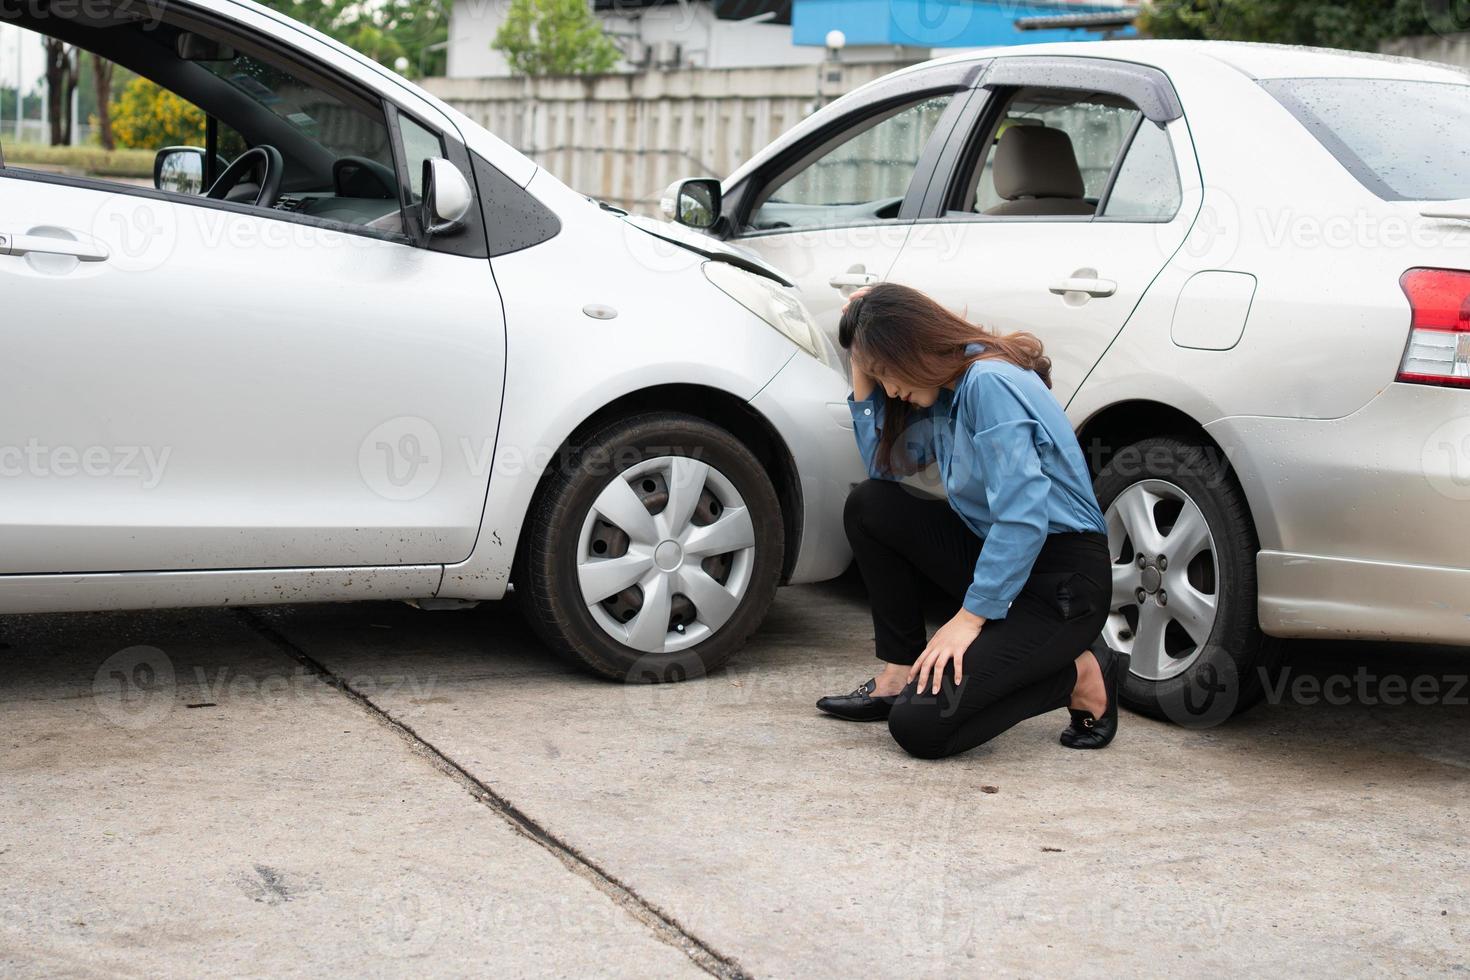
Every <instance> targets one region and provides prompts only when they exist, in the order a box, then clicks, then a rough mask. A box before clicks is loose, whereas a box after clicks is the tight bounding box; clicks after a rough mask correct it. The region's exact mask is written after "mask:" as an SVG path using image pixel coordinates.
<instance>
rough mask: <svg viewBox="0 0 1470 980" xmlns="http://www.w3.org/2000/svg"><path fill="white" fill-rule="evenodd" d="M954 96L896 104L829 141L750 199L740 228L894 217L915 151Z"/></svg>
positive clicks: (765, 228)
mask: <svg viewBox="0 0 1470 980" xmlns="http://www.w3.org/2000/svg"><path fill="white" fill-rule="evenodd" d="M951 98H952V96H950V95H942V96H935V97H933V98H929V99H925V100H923V101H922V102H919V103H917V104H910V105H907V106H899V107H896V108H894V109H892V110H890V111H888V112H885V113H882V114H880V115H877V116H874V117H870V118H868V119H865V120H864V121H863V122H862V123H861V124H859V125H858V126H856V127H854V128H851V129H847V130H844V131H842V132H840V133H838V134H836V135H834V136H832V137H830V138H828V139H826V140H825V141H823V142H822V143H821V145H819V146H817V147H815V148H813V149H812V150H810V151H808V152H806V153H805V154H803V155H802V156H801V158H800V159H798V160H796V161H795V162H794V163H792V164H790V165H788V166H787V167H786V168H785V170H784V171H783V172H781V173H779V174H777V175H775V176H774V177H773V178H771V180H770V181H769V182H768V183H767V184H766V187H765V189H764V190H762V191H761V192H760V194H759V196H758V197H757V198H756V199H755V200H754V201H753V202H752V204H751V207H750V212H749V217H748V218H747V219H746V221H745V225H744V230H746V231H748V232H750V231H755V232H759V231H775V230H781V229H787V228H804V227H821V226H838V225H846V224H863V223H866V222H870V221H885V220H889V219H892V218H896V217H898V210H899V207H900V206H901V205H902V204H903V198H904V194H905V193H906V191H907V190H908V185H909V181H910V179H911V178H912V177H913V172H914V167H915V165H916V164H917V162H918V159H919V155H920V153H921V152H922V151H923V149H924V146H925V145H926V144H927V143H928V141H929V136H930V134H931V133H933V131H934V126H935V125H936V124H937V123H938V121H939V117H940V116H941V115H943V113H944V110H945V109H946V108H947V107H948V105H949V103H950V100H951Z"/></svg>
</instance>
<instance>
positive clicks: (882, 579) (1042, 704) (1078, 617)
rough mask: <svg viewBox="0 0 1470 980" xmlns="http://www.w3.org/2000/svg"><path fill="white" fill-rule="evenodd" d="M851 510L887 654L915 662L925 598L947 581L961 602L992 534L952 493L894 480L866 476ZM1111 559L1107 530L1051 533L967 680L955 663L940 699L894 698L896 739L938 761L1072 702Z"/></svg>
mask: <svg viewBox="0 0 1470 980" xmlns="http://www.w3.org/2000/svg"><path fill="white" fill-rule="evenodd" d="M844 517H845V520H846V525H847V537H848V540H849V541H850V542H851V543H852V550H853V554H854V556H855V557H856V559H857V564H858V569H859V571H861V572H862V576H863V582H864V584H865V585H866V586H867V589H868V601H869V603H870V604H871V606H872V609H873V631H874V637H875V641H876V644H877V652H878V658H879V659H880V660H886V661H887V662H889V663H893V664H912V663H913V662H914V661H915V660H916V659H917V658H918V656H919V654H920V653H922V652H923V650H924V646H925V644H926V643H927V633H926V630H925V625H924V613H923V598H924V595H925V594H926V592H932V591H933V589H934V588H935V587H938V589H939V590H940V591H941V592H942V593H944V594H945V595H947V596H949V597H950V598H952V599H953V600H954V603H955V606H956V608H958V605H959V603H960V601H961V600H962V599H963V597H964V593H965V590H966V589H967V588H968V587H969V585H970V581H971V579H972V577H973V576H974V573H975V560H976V559H977V558H978V557H979V555H980V547H981V544H982V543H983V542H982V539H981V538H979V537H977V536H976V535H975V533H974V532H973V531H971V530H970V529H969V527H968V526H966V525H965V523H964V522H963V521H962V520H960V517H959V515H958V514H956V513H955V512H954V511H953V510H952V509H951V508H950V506H949V502H948V501H946V500H933V499H930V498H926V497H922V496H920V495H918V494H916V493H915V492H914V491H912V490H910V489H908V488H907V487H905V486H903V485H902V484H900V483H895V482H892V481H889V480H868V481H867V482H865V483H861V484H859V485H858V486H857V488H856V489H854V490H853V492H852V494H851V495H850V496H849V497H848V499H847V507H846V510H845V512H844ZM1111 565H1112V560H1111V558H1110V556H1109V554H1108V544H1107V537H1106V536H1105V535H1102V534H1098V533H1096V532H1091V531H1088V532H1070V533H1064V534H1062V533H1059V534H1051V535H1048V536H1047V539H1046V543H1045V544H1044V545H1043V546H1042V549H1041V553H1040V554H1039V555H1038V556H1037V558H1036V561H1035V563H1034V564H1033V565H1032V567H1031V574H1030V577H1029V578H1028V579H1027V581H1026V584H1025V585H1024V586H1023V587H1022V589H1021V592H1020V594H1019V595H1018V596H1017V597H1016V599H1015V601H1014V602H1012V603H1011V608H1010V610H1009V612H1007V613H1006V616H1005V618H1003V619H996V620H990V621H987V622H986V624H985V626H984V628H983V629H981V631H980V635H979V636H978V637H976V638H975V642H974V643H972V644H970V647H969V649H968V650H967V651H966V652H965V659H964V664H963V670H962V673H963V674H964V680H963V681H962V682H961V683H960V685H959V686H958V687H956V686H955V683H954V668H953V665H949V666H948V667H947V668H946V670H945V676H944V681H943V684H942V686H941V688H940V692H939V694H938V695H937V696H936V695H932V694H929V693H928V692H927V691H925V692H924V693H919V692H917V691H916V690H915V685H913V684H910V685H909V686H908V687H906V688H905V689H904V691H903V693H902V694H901V695H900V696H899V698H898V699H897V701H895V703H894V705H893V711H892V713H891V714H890V715H889V717H888V730H889V731H890V732H891V733H892V734H893V737H894V739H895V740H896V741H897V742H898V744H899V745H901V746H902V747H903V748H904V750H905V751H907V752H908V753H909V754H911V755H915V756H919V757H921V758H926V759H937V758H941V757H943V756H948V755H954V754H955V753H958V752H965V751H967V750H969V749H972V748H974V747H975V746H977V745H980V744H982V743H984V742H988V741H989V740H990V739H992V738H994V737H995V736H997V735H999V734H1000V733H1001V732H1003V731H1006V730H1007V729H1009V728H1011V727H1012V726H1014V725H1016V724H1018V723H1019V722H1022V721H1024V720H1025V719H1027V718H1031V717H1033V716H1035V715H1039V714H1044V713H1046V712H1048V711H1054V710H1056V709H1057V708H1063V707H1066V706H1067V704H1068V703H1069V702H1070V701H1071V696H1072V689H1073V688H1074V687H1076V685H1077V668H1076V665H1075V661H1076V659H1077V657H1078V656H1079V655H1080V654H1081V653H1082V652H1083V651H1084V650H1086V649H1087V648H1088V647H1089V646H1091V645H1092V643H1093V641H1094V640H1096V639H1097V636H1098V634H1099V633H1100V632H1101V631H1102V627H1103V624H1104V622H1106V620H1107V616H1108V605H1109V600H1110V598H1111V594H1112V569H1111Z"/></svg>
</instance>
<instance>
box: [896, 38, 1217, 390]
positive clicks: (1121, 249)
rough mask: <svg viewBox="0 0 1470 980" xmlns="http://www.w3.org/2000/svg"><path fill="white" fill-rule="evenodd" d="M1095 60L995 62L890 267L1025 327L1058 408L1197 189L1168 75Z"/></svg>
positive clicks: (969, 310) (937, 292)
mask: <svg viewBox="0 0 1470 980" xmlns="http://www.w3.org/2000/svg"><path fill="white" fill-rule="evenodd" d="M1058 60H1062V61H1064V62H1066V63H1067V64H1065V65H1061V66H1059V65H1057V64H1056V62H1057V61H1058ZM1093 61H1095V59H1072V58H1069V59H1055V58H1027V57H1014V58H1012V57H1007V58H998V59H996V60H995V61H994V62H993V63H992V70H991V71H990V72H989V73H987V75H986V76H985V77H984V78H983V79H982V80H981V85H982V89H981V91H983V92H985V93H986V95H987V97H986V98H983V99H981V98H977V99H976V100H975V101H974V102H972V104H971V106H970V109H969V111H968V112H967V115H966V118H965V119H963V120H962V121H961V122H960V123H959V125H958V126H957V127H956V129H955V131H954V133H953V135H952V137H951V139H950V145H949V147H947V148H946V153H945V154H944V155H943V157H942V158H941V160H940V162H939V163H938V165H937V168H938V169H937V172H936V174H935V177H934V179H933V181H932V182H931V184H930V188H929V193H928V195H927V196H926V200H925V202H924V205H923V206H922V208H921V214H920V216H919V219H918V221H916V223H915V225H914V227H913V228H912V230H911V231H910V234H909V238H908V240H907V242H906V244H905V245H904V248H903V251H902V253H901V254H900V255H899V257H898V259H897V260H896V261H895V263H894V265H893V267H892V268H891V269H890V270H889V273H888V278H890V279H891V280H893V281H895V282H902V283H905V284H907V285H911V286H914V287H916V288H919V289H922V290H924V291H925V292H927V293H929V294H931V295H933V296H934V297H936V298H937V299H939V300H940V301H941V302H942V303H944V304H945V305H947V306H949V307H951V308H953V309H956V310H963V311H964V312H965V314H966V315H967V316H968V317H969V318H971V319H972V320H974V321H975V322H977V323H981V324H983V325H984V326H986V327H988V328H990V329H992V330H998V331H1012V330H1027V331H1031V332H1033V333H1035V334H1036V335H1037V336H1039V337H1040V338H1041V340H1042V341H1043V342H1044V343H1045V345H1046V350H1047V354H1048V355H1049V356H1050V357H1051V359H1052V364H1053V369H1052V378H1053V384H1054V390H1055V392H1056V395H1057V398H1058V399H1059V400H1060V401H1061V402H1062V404H1064V405H1065V404H1067V402H1068V401H1069V400H1070V399H1071V397H1072V395H1073V394H1074V393H1075V392H1076V390H1077V388H1078V387H1079V386H1080V384H1081V383H1082V380H1083V379H1084V378H1085V377H1086V376H1087V373H1088V372H1089V371H1090V370H1091V369H1092V367H1093V365H1094V364H1096V363H1097V361H1098V359H1099V358H1100V357H1101V356H1102V354H1103V352H1104V351H1105V350H1106V349H1107V346H1108V344H1109V343H1111V342H1112V339H1113V338H1114V336H1116V335H1117V333H1118V331H1119V330H1121V329H1122V327H1123V324H1124V323H1125V322H1126V321H1127V319H1128V317H1129V315H1130V314H1131V313H1132V312H1133V308H1134V307H1135V306H1136V305H1137V303H1138V301H1139V299H1140V298H1141V297H1142V296H1143V293H1144V291H1145V290H1146V289H1147V288H1148V286H1149V284H1150V283H1151V282H1152V281H1153V279H1154V277H1155V276H1156V275H1157V274H1158V272H1159V271H1160V270H1161V269H1162V268H1163V266H1164V264H1165V263H1166V262H1167V261H1168V259H1169V257H1170V256H1171V255H1172V254H1173V253H1174V251H1175V250H1176V249H1178V247H1179V246H1180V244H1181V243H1182V242H1183V240H1184V236H1185V233H1186V232H1187V231H1188V229H1189V226H1190V224H1191V222H1192V221H1193V219H1194V215H1195V212H1196V211H1197V208H1198V202H1199V198H1200V195H1199V183H1200V182H1199V171H1198V168H1197V165H1196V163H1195V158H1194V151H1193V147H1192V144H1191V141H1190V139H1189V135H1188V130H1187V127H1186V126H1185V123H1184V119H1183V118H1182V110H1181V109H1180V107H1179V106H1178V103H1177V99H1176V97H1175V96H1174V93H1173V89H1172V86H1170V85H1169V83H1168V80H1167V78H1165V77H1164V76H1163V75H1162V73H1159V72H1157V71H1156V70H1154V69H1148V68H1143V67H1141V66H1123V65H1121V63H1114V62H1105V63H1102V64H1101V65H1094V66H1089V64H1088V63H1089V62H1093ZM1186 202H1188V203H1186Z"/></svg>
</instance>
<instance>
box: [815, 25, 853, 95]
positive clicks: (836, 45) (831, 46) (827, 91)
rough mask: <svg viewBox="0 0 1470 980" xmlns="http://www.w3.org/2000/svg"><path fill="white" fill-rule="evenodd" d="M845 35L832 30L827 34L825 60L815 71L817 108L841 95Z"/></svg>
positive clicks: (845, 44)
mask: <svg viewBox="0 0 1470 980" xmlns="http://www.w3.org/2000/svg"><path fill="white" fill-rule="evenodd" d="M845 47H847V35H846V34H844V33H842V32H841V31H839V30H836V29H833V30H830V31H828V32H827V58H826V60H825V61H823V62H822V64H821V66H820V67H818V69H817V72H818V74H817V108H819V109H820V108H821V107H822V106H824V105H826V104H827V103H828V102H831V101H832V100H833V99H834V98H836V97H837V96H839V95H841V94H842V49H843V48H845Z"/></svg>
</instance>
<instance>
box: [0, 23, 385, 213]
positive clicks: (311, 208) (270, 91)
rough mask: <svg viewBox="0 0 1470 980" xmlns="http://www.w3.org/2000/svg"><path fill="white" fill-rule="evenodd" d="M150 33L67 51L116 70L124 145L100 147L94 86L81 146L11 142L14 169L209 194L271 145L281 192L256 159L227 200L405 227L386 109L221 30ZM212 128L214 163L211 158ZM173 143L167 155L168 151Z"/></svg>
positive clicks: (114, 124) (9, 160)
mask: <svg viewBox="0 0 1470 980" xmlns="http://www.w3.org/2000/svg"><path fill="white" fill-rule="evenodd" d="M33 26H38V27H39V26H41V25H40V24H39V23H37V24H35V25H33ZM145 30H149V28H148V25H143V24H132V23H126V24H117V25H108V26H105V27H96V26H92V25H88V24H85V23H79V24H74V25H71V28H70V35H69V39H70V38H75V39H76V41H77V42H78V43H77V44H76V46H72V45H71V44H68V45H67V48H66V50H67V51H68V52H70V53H71V57H73V58H74V59H75V63H76V64H79V65H85V66H86V67H87V69H88V71H89V72H90V73H91V74H92V75H94V76H95V74H96V72H97V71H98V70H99V66H106V70H107V71H108V72H110V76H111V78H110V98H108V99H107V100H106V106H107V113H106V114H107V118H108V128H109V129H110V132H111V137H112V140H113V142H114V143H115V149H111V150H108V149H104V148H103V146H102V145H101V143H102V141H103V138H104V137H103V130H102V124H101V122H100V120H99V115H100V113H99V111H98V96H97V95H95V93H94V92H93V91H89V93H88V96H89V99H90V100H91V101H90V103H89V104H87V105H83V106H79V108H78V111H77V112H76V114H75V115H76V117H77V120H78V122H77V125H78V126H83V127H85V128H84V129H83V130H82V131H80V132H77V133H73V134H66V133H63V134H61V135H62V138H63V140H66V138H67V137H70V139H69V140H67V141H68V142H72V143H79V144H81V145H63V146H45V147H37V146H32V145H28V144H24V143H22V144H16V143H13V142H10V141H7V142H6V143H5V145H4V151H5V165H6V166H7V167H8V168H11V169H32V170H42V171H47V172H51V173H60V174H64V175H67V176H73V177H83V178H89V179H94V180H103V181H108V182H112V183H118V184H123V185H128V186H133V187H154V186H157V187H158V189H161V190H165V191H168V192H171V193H174V194H176V195H178V196H179V197H182V198H186V199H187V198H197V197H199V196H201V195H204V194H206V193H208V192H209V190H210V186H211V183H212V182H213V181H214V180H215V179H217V178H218V177H219V175H220V174H222V173H224V172H225V171H226V170H227V168H228V167H229V165H230V164H231V163H232V162H233V161H235V160H236V159H237V158H238V157H240V156H241V155H242V154H244V153H245V152H246V151H247V150H257V151H259V152H258V153H257V154H256V156H259V157H265V158H269V157H270V156H271V154H270V153H269V150H271V149H273V150H274V151H277V152H278V153H279V159H280V167H279V173H280V180H279V188H278V191H277V194H276V196H275V198H274V199H273V200H261V199H260V195H261V191H262V182H263V179H264V177H265V174H264V173H263V171H262V167H261V166H260V165H254V166H251V167H250V168H249V169H248V170H247V171H245V172H244V173H243V174H242V175H241V179H240V180H239V181H238V183H233V185H232V189H230V190H229V192H228V193H225V194H224V197H223V199H224V200H227V201H232V202H234V203H238V204H244V205H246V206H260V207H263V208H266V207H268V208H271V209H272V210H273V211H274V212H276V213H282V212H285V213H291V214H299V215H307V216H311V217H316V218H321V219H325V220H330V221H334V222H341V223H345V224H348V225H355V226H360V227H371V228H373V229H375V230H378V231H385V230H386V231H389V232H393V233H398V234H401V233H402V232H403V222H402V215H401V212H400V203H399V194H398V171H397V169H396V168H395V166H394V158H393V149H392V143H391V141H390V140H389V135H388V126H387V117H386V113H385V111H384V110H383V108H382V107H381V106H380V105H377V104H375V103H373V102H370V101H367V100H362V101H358V100H357V99H356V98H355V97H353V96H351V95H346V94H340V93H338V92H337V91H335V90H334V86H332V85H330V84H326V83H321V82H317V81H314V80H311V79H308V78H305V77H303V76H302V75H301V74H300V73H298V72H295V71H293V70H291V69H290V68H288V67H286V65H285V63H284V61H283V62H282V63H277V62H276V61H275V60H273V59H269V60H268V59H267V58H264V57H258V56H256V55H253V54H248V53H245V52H244V51H242V50H238V49H237V47H236V46H235V44H234V43H233V42H232V41H230V40H229V39H227V38H224V37H220V38H204V37H202V36H200V35H198V34H195V33H192V32H189V31H184V30H181V29H179V28H177V27H174V26H171V25H170V24H168V23H163V24H159V25H154V26H152V28H151V30H149V32H148V33H146V34H144V33H143V32H144V31H145ZM103 31H106V32H107V36H106V37H105V38H104V37H103V36H102V32H103ZM129 31H131V32H135V33H138V34H139V35H140V37H139V38H138V43H136V44H130V45H121V44H117V43H116V41H117V40H118V35H120V34H123V33H125V32H129ZM21 33H22V34H23V35H24V36H23V38H22V43H25V44H33V45H36V46H37V47H39V46H40V45H41V44H42V43H43V42H45V41H47V40H49V39H48V37H47V36H46V35H44V34H41V33H39V32H33V31H30V30H27V29H24V28H22V29H21ZM89 38H92V39H94V40H95V41H96V46H97V47H98V48H99V49H103V50H110V51H111V52H113V53H114V55H115V56H116V57H118V58H119V59H120V60H119V61H117V62H111V61H105V60H100V59H98V58H97V57H95V56H94V55H93V54H92V53H91V48H90V46H89V45H88V44H87V43H86V42H87V41H88V39H89ZM242 43H243V42H242ZM160 80H166V84H164V83H161V82H160ZM84 88H85V89H89V90H95V89H96V88H98V86H95V85H88V86H79V88H78V95H79V96H80V94H81V90H82V89H84ZM211 132H213V133H214V145H213V149H214V157H213V160H212V161H211V160H209V159H207V158H208V156H209V154H208V149H209V134H210V133H211ZM46 135H47V136H50V135H52V134H46ZM48 142H49V140H48ZM164 150H168V151H169V152H168V153H166V154H162V155H160V151H164ZM252 159H253V158H252ZM155 164H156V169H155ZM267 183H273V181H272V182H267Z"/></svg>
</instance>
